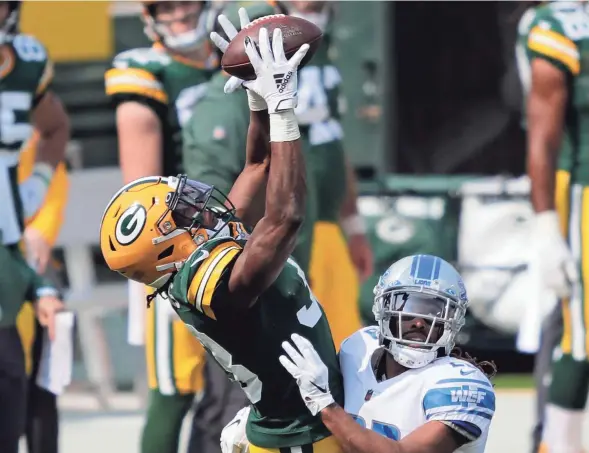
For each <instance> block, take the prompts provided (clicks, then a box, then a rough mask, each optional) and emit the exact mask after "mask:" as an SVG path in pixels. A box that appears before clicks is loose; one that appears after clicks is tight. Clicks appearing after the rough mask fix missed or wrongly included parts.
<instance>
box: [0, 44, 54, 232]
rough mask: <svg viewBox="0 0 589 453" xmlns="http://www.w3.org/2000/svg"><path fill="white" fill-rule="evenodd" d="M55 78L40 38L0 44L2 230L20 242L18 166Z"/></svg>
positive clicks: (20, 219) (20, 215)
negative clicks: (35, 112) (40, 104)
mask: <svg viewBox="0 0 589 453" xmlns="http://www.w3.org/2000/svg"><path fill="white" fill-rule="evenodd" d="M52 80H53V64H52V62H51V60H50V59H49V57H48V55H47V52H46V50H45V48H44V46H43V44H41V43H40V42H39V41H38V40H37V39H36V38H34V37H33V36H29V35H23V34H19V35H16V36H15V37H14V39H13V40H12V41H11V42H9V43H6V44H4V45H1V46H0V152H1V153H2V156H3V157H2V164H3V165H2V170H1V171H0V187H1V190H0V192H1V193H2V194H3V195H2V197H1V202H0V206H1V208H0V233H1V236H2V243H4V244H16V243H17V242H18V241H19V240H20V238H21V234H22V231H23V229H24V222H23V212H22V205H21V201H20V194H19V192H18V181H17V171H16V166H17V165H18V161H19V151H20V149H21V148H22V146H23V143H24V142H26V141H27V140H28V139H29V137H30V136H31V134H32V132H33V126H32V124H31V113H32V111H33V110H34V109H35V107H36V105H37V103H38V102H39V101H40V100H41V98H42V97H43V95H44V94H45V93H46V92H47V89H48V88H49V86H50V84H51V82H52Z"/></svg>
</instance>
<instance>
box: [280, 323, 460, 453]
mask: <svg viewBox="0 0 589 453" xmlns="http://www.w3.org/2000/svg"><path fill="white" fill-rule="evenodd" d="M291 340H292V343H293V344H294V346H296V348H295V347H293V345H291V344H290V343H289V342H287V341H285V342H283V343H282V349H283V350H284V352H285V355H282V356H280V358H279V360H280V363H281V364H282V366H283V367H284V368H285V369H286V371H288V372H289V373H290V374H291V375H292V377H293V378H294V379H295V380H296V383H297V385H298V387H299V391H300V392H301V397H302V399H303V401H304V402H305V404H306V406H307V408H308V409H309V411H310V412H311V414H313V415H317V414H320V416H321V420H322V421H323V424H324V425H325V426H326V427H327V429H329V431H331V433H332V434H333V435H334V437H335V438H336V439H337V441H338V444H339V445H340V446H341V447H342V450H343V451H344V452H346V453H452V452H454V451H456V450H457V449H458V448H459V447H460V446H461V445H463V444H464V443H466V441H467V439H466V437H463V436H462V435H460V434H458V433H457V432H456V431H454V430H453V429H452V428H450V427H449V426H446V425H445V424H444V423H442V422H440V421H430V422H428V423H426V424H425V425H423V426H421V427H420V428H418V429H416V430H415V431H414V432H412V433H411V434H409V435H408V436H406V437H404V438H403V439H402V440H400V441H395V440H392V439H389V438H387V437H385V436H383V435H381V434H378V433H376V432H375V431H371V430H369V429H366V428H364V427H362V426H360V424H358V423H357V422H356V421H355V420H354V419H353V418H352V416H351V415H349V414H348V413H346V412H345V411H344V409H343V408H342V407H341V406H339V405H338V404H337V403H335V401H334V399H333V397H332V395H331V391H330V389H329V371H328V368H327V366H325V364H324V363H323V361H322V360H321V357H320V356H319V354H318V353H317V351H315V349H314V348H313V345H312V344H311V342H310V341H309V340H307V339H306V338H303V337H301V336H300V335H297V334H293V335H292V336H291ZM413 409H414V410H421V407H420V405H419V404H418V405H416V407H415V408H413ZM391 410H396V409H395V408H391ZM398 410H411V408H410V409H408V408H398Z"/></svg>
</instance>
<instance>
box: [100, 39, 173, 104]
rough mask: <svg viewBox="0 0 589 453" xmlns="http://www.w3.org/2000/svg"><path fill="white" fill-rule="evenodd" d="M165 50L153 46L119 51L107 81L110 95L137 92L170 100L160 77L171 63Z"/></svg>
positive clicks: (161, 100)
mask: <svg viewBox="0 0 589 453" xmlns="http://www.w3.org/2000/svg"><path fill="white" fill-rule="evenodd" d="M171 61H172V60H171V58H170V56H169V55H167V54H166V53H165V52H163V51H160V50H158V49H153V48H142V49H131V50H126V51H125V52H122V53H120V54H118V55H117V56H116V57H115V58H114V60H113V64H112V66H113V67H112V69H109V70H108V71H106V73H105V75H104V82H105V88H106V94H107V95H109V96H115V97H116V96H118V95H122V96H125V95H135V96H142V97H145V98H149V99H153V100H155V101H158V102H160V103H162V104H167V103H168V94H167V93H166V90H165V88H164V85H163V83H162V82H161V80H160V73H161V70H162V68H164V67H165V66H166V65H168V64H169V63H170V62H171Z"/></svg>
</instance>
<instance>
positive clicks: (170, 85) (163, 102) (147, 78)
mask: <svg viewBox="0 0 589 453" xmlns="http://www.w3.org/2000/svg"><path fill="white" fill-rule="evenodd" d="M217 63H218V62H217V57H216V56H214V55H213V56H211V58H210V59H209V60H208V61H207V62H204V63H202V64H197V63H194V62H191V61H189V60H185V59H182V58H180V57H176V56H171V55H170V54H169V53H168V52H167V51H166V50H165V49H164V48H163V47H160V46H157V45H156V46H153V47H150V48H140V49H132V50H127V51H125V52H122V53H120V54H118V55H117V56H116V57H115V59H114V60H113V64H112V66H113V67H112V68H111V69H109V70H108V71H107V72H106V74H105V76H104V78H105V86H106V93H107V95H109V96H110V97H111V98H112V99H113V101H114V104H115V105H118V104H120V103H122V102H126V101H138V102H142V103H145V104H147V105H149V106H150V107H151V108H153V109H154V111H155V112H156V113H157V115H158V116H159V118H160V119H161V125H162V134H163V143H162V145H163V150H164V152H163V156H164V157H163V158H164V162H163V169H164V170H163V171H164V174H165V175H171V174H174V175H175V174H178V173H181V172H182V171H183V168H182V161H181V153H182V134H181V128H182V127H183V126H184V124H185V123H186V122H187V121H188V119H189V118H190V116H191V114H192V109H193V107H194V105H195V104H196V102H198V100H199V99H200V98H201V97H202V96H203V95H204V94H205V92H206V90H207V82H208V80H209V79H210V77H211V75H212V74H213V73H214V72H215V70H216V69H217Z"/></svg>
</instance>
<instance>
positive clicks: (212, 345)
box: [186, 324, 262, 404]
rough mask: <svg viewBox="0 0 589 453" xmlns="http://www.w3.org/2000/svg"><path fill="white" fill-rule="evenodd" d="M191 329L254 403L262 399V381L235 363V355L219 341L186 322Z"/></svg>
mask: <svg viewBox="0 0 589 453" xmlns="http://www.w3.org/2000/svg"><path fill="white" fill-rule="evenodd" d="M186 326H187V327H188V328H189V329H190V331H191V332H192V333H193V334H194V336H195V337H196V338H198V340H199V341H200V342H201V343H202V345H203V346H204V347H205V348H206V349H207V350H208V351H209V352H210V353H211V354H212V355H213V357H214V358H215V360H216V361H217V362H218V363H219V365H221V367H223V369H224V370H225V371H226V372H227V373H229V374H230V375H232V376H233V379H234V380H236V381H237V382H239V384H240V385H241V388H242V390H243V391H244V393H245V394H246V395H247V397H248V399H249V400H250V401H251V403H252V404H256V403H257V402H259V401H260V400H261V399H262V381H260V379H259V378H258V376H256V375H255V374H254V373H252V372H251V371H250V370H248V369H247V368H246V367H244V366H243V365H239V364H233V357H231V354H230V353H229V352H228V351H227V350H226V349H225V348H223V346H221V345H220V344H219V343H217V342H216V341H215V340H213V339H212V338H211V337H209V336H208V335H206V334H204V333H202V332H199V331H198V330H196V329H195V328H194V327H193V326H191V325H190V324H186Z"/></svg>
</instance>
